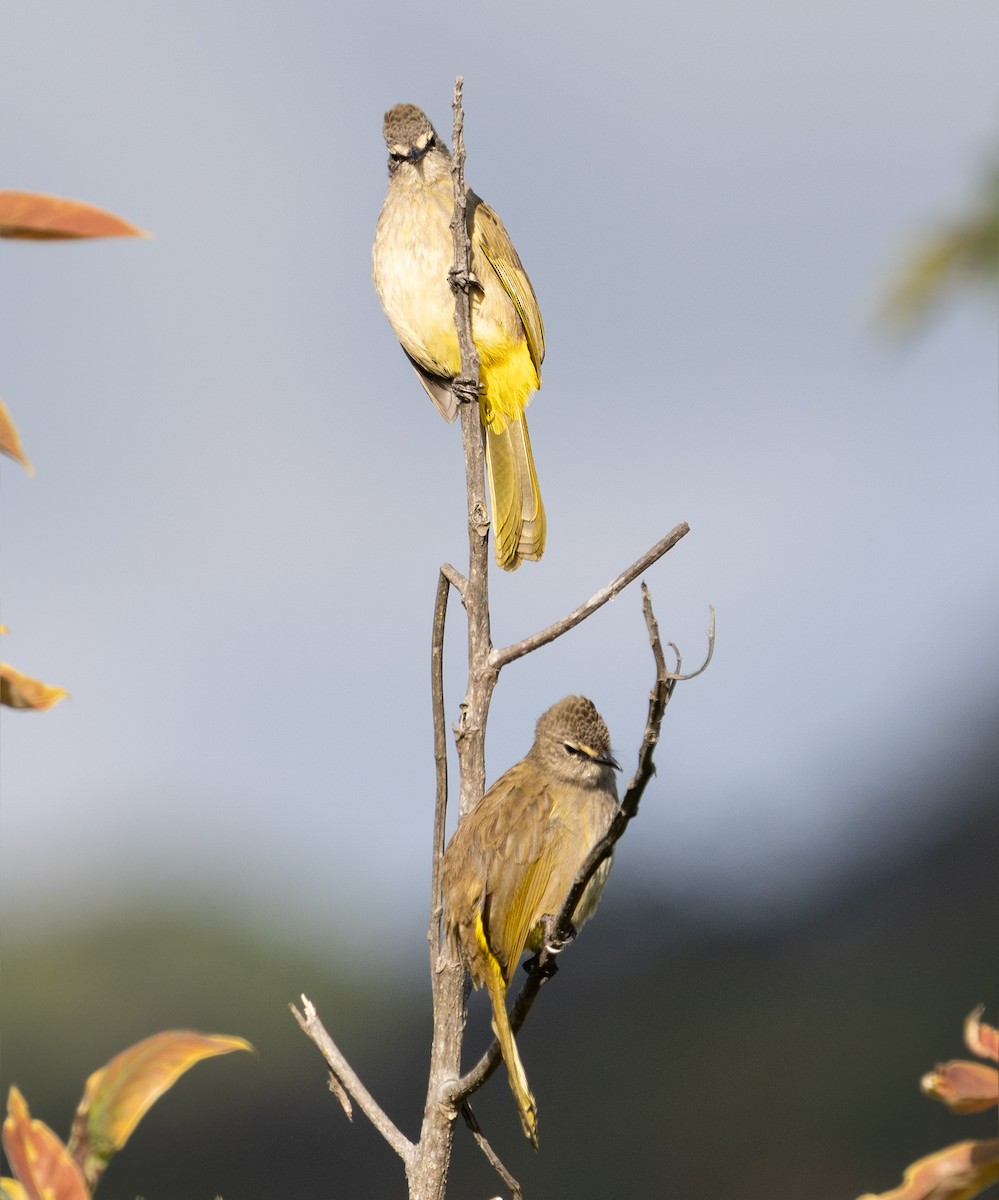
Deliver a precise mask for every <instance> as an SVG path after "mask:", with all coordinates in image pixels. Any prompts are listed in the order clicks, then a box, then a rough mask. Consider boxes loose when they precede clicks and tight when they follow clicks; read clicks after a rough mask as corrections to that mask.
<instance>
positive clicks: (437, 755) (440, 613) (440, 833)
mask: <svg viewBox="0 0 999 1200" xmlns="http://www.w3.org/2000/svg"><path fill="white" fill-rule="evenodd" d="M450 590H451V583H450V581H449V578H448V576H447V575H446V574H445V572H444V570H443V569H442V570H441V573H440V578H439V579H438V580H437V596H436V598H435V600H434V629H433V636H432V639H431V650H430V694H431V703H432V707H433V714H434V764H435V767H436V774H437V797H436V802H435V804H434V846H433V851H432V858H431V868H430V870H431V879H430V928H429V930H428V931H427V940H428V941H429V942H430V969H431V971H433V969H434V965H435V962H436V958H437V955H438V953H439V951H440V944H441V917H442V915H443V912H444V905H443V902H442V900H441V859H442V857H443V855H444V827H445V822H446V819H447V735H446V733H445V724H444V621H445V619H446V617H447V598H448V593H449V592H450Z"/></svg>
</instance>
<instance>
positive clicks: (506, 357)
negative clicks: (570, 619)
mask: <svg viewBox="0 0 999 1200" xmlns="http://www.w3.org/2000/svg"><path fill="white" fill-rule="evenodd" d="M384 133H385V143H386V145H387V146H388V150H389V184H388V192H387V194H386V196H385V202H384V204H383V205H382V210H381V214H380V216H379V218H378V227H377V229H376V230H375V244H374V248H373V250H372V265H373V274H374V281H375V287H376V289H377V291H378V297H379V299H380V300H381V304H382V308H383V309H384V310H385V315H386V316H387V317H388V319H389V323H390V324H391V326H392V328H393V330H394V331H395V334H396V337H398V339H399V341H400V342H401V344H402V348H403V350H405V351H406V354H407V355H408V356H409V360H410V362H411V363H412V364H413V366H414V367H415V368H416V371H417V374H418V375H419V377H420V380H421V382H422V383H423V386H424V387H425V388H426V390H427V392H428V393H429V395H430V398H431V400H433V402H434V404H436V406H437V409H438V411H439V412H440V413H441V415H442V416H443V417H444V418H445V419H446V420H448V421H453V420H454V418H455V415H456V414H457V404H456V401H455V399H454V395H453V393H452V391H451V383H452V381H453V380H454V379H455V377H456V376H457V375H458V374H459V373H460V370H461V358H460V354H459V350H458V334H457V331H456V330H455V325H454V295H453V293H452V291H451V286H450V283H449V282H448V272H449V271H450V269H451V266H452V264H453V262H454V250H453V243H452V236H451V217H452V213H453V210H454V194H453V189H452V184H451V160H450V157H449V155H448V151H447V147H446V146H444V145H443V144H442V143H441V141H440V139H439V138H438V136H437V134H436V133H435V132H434V127H433V126H432V125H431V124H430V121H429V120H428V119H427V117H426V115H425V114H424V113H423V111H422V110H421V109H419V108H417V107H416V106H415V105H414V104H397V105H396V106H395V107H394V108H390V109H389V111H388V112H387V113H386V114H385V124H384ZM467 213H468V232H469V240H470V242H471V247H472V260H471V271H472V276H473V287H472V340H473V341H474V342H475V348H476V350H477V351H478V353H479V359H480V392H479V413H480V416H481V419H482V426H483V428H484V429H485V434H486V473H487V475H488V478H489V499H490V504H491V506H492V521H493V543H494V548H495V552H496V561H497V562H498V563H499V565H500V566H501V567H503V568H504V569H505V570H507V571H513V570H516V568H517V567H518V566H520V563H521V562H522V561H523V560H524V559H530V560H532V561H536V560H537V559H539V558H540V557H541V555H542V554H543V552H544V548H545V510H544V506H543V505H542V503H541V493H540V492H539V490H538V479H537V475H536V473H535V470H534V458H533V455H532V454H531V441H530V438H529V436H528V433H527V422H526V421H525V419H524V409H525V407H526V406H527V403H528V401H529V400H530V398H531V396H532V394H533V393H534V392H536V391H537V390H538V388H539V387H540V386H541V360H542V359H543V358H544V355H545V333H544V326H543V325H542V322H541V313H540V311H539V309H538V301H537V298H536V297H535V295H534V289H533V288H532V287H531V281H530V280H529V279H528V278H527V273H526V272H525V271H524V268H523V265H522V264H521V261H520V258H519V256H518V254H517V251H516V250H515V249H514V246H513V243H512V242H511V241H510V236H509V234H508V233H507V231H506V229H505V228H504V226H503V222H502V221H501V220H500V219H499V217H498V216H497V215H496V214H495V213H494V212H493V210H492V209H491V208H490V207H489V205H488V204H485V203H483V201H482V200H480V199H479V197H478V196H476V195H475V193H474V192H473V191H471V189H469V191H468V208H467Z"/></svg>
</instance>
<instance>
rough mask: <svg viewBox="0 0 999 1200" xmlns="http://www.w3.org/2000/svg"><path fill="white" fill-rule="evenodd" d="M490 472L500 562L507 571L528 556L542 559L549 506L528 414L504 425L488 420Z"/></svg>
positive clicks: (494, 528) (530, 558) (517, 565)
mask: <svg viewBox="0 0 999 1200" xmlns="http://www.w3.org/2000/svg"><path fill="white" fill-rule="evenodd" d="M497 424H498V422H497ZM486 474H487V475H488V477H489V503H490V505H491V507H492V517H493V548H494V550H495V552H496V561H497V562H498V563H499V565H500V566H501V567H502V568H503V570H504V571H515V570H516V569H517V568H518V567H519V566H520V564H521V562H522V561H523V560H524V559H525V558H526V559H528V560H530V561H531V562H537V561H538V559H539V558H540V557H541V555H542V554H543V553H544V550H545V507H544V505H543V504H542V502H541V492H540V490H539V488H538V476H537V473H536V472H535V470H534V456H533V454H532V453H531V439H530V436H529V434H528V432H527V421H526V420H525V419H524V415H523V413H521V414H520V415H519V416H517V417H514V418H512V419H510V420H507V421H505V422H504V423H503V424H502V428H500V429H498V430H497V429H496V428H495V427H494V426H490V425H486Z"/></svg>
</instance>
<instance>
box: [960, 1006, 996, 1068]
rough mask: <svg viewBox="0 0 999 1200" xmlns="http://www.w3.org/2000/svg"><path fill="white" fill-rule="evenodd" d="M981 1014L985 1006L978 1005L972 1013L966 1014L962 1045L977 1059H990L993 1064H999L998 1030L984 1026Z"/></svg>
mask: <svg viewBox="0 0 999 1200" xmlns="http://www.w3.org/2000/svg"><path fill="white" fill-rule="evenodd" d="M983 1012H985V1005H984V1004H979V1006H978V1007H977V1008H976V1009H975V1010H974V1011H973V1012H970V1013H968V1016H967V1018H966V1020H965V1022H964V1044H965V1045H966V1046H967V1047H968V1049H969V1050H970V1051H971V1053H972V1054H977V1055H978V1057H979V1058H991V1059H992V1061H993V1062H999V1029H994V1028H993V1027H992V1026H991V1025H986V1024H985V1022H984V1021H983V1020H982V1013H983Z"/></svg>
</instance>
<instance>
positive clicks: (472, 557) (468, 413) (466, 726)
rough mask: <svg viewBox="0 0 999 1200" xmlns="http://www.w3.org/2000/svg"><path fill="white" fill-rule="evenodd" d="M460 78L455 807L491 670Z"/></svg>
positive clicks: (470, 788)
mask: <svg viewBox="0 0 999 1200" xmlns="http://www.w3.org/2000/svg"><path fill="white" fill-rule="evenodd" d="M463 86H464V80H463V79H462V77H461V76H460V75H459V76H458V78H457V79H456V80H455V83H454V137H453V145H452V148H451V179H452V182H453V184H454V215H453V217H452V219H451V234H452V237H453V240H454V265H453V267H452V269H451V273H450V282H451V289H452V291H453V292H454V323H455V328H456V329H457V331H458V347H459V350H460V352H461V377H460V378H459V379H456V380H454V381H453V383H452V385H451V388H452V391H453V392H454V396H455V399H456V400H457V401H458V411H459V414H460V416H461V441H462V447H463V449H464V454H465V490H466V497H467V503H468V580H467V582H466V583H465V585H464V587H460V588H459V591H460V593H461V598H462V601H463V602H464V605H465V611H466V612H467V614H468V691H467V692H466V695H465V700H464V703H463V704H462V706H461V710H460V716H459V719H458V728H457V733H456V736H457V743H458V756H459V762H460V767H461V770H460V775H461V782H460V791H461V795H460V801H459V807H460V811H461V812H462V813H465V812H467V811H468V809H469V808H471V807H472V806H473V805H474V804H475V803H476V802H477V801H478V800H479V799H480V798H481V796H482V793H483V792H484V791H485V787H486V756H485V729H486V718H487V716H488V714H489V701H490V700H491V698H492V693H493V688H494V687H495V684H496V674H495V672H491V671H490V670H489V666H488V664H489V655H490V652H491V650H492V638H491V636H490V632H489V541H488V538H489V515H488V511H487V509H486V485H485V451H484V450H483V447H482V422H481V420H480V418H479V355H478V352H477V351H476V349H475V343H474V342H473V341H472V288H473V287H475V286H476V284H475V281H474V280H473V279H472V274H471V270H472V268H471V263H472V244H471V240H470V238H469V234H468V189H467V187H466V185H465V141H464V136H463V131H464V116H463V113H462V108H461V97H462V88H463Z"/></svg>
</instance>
